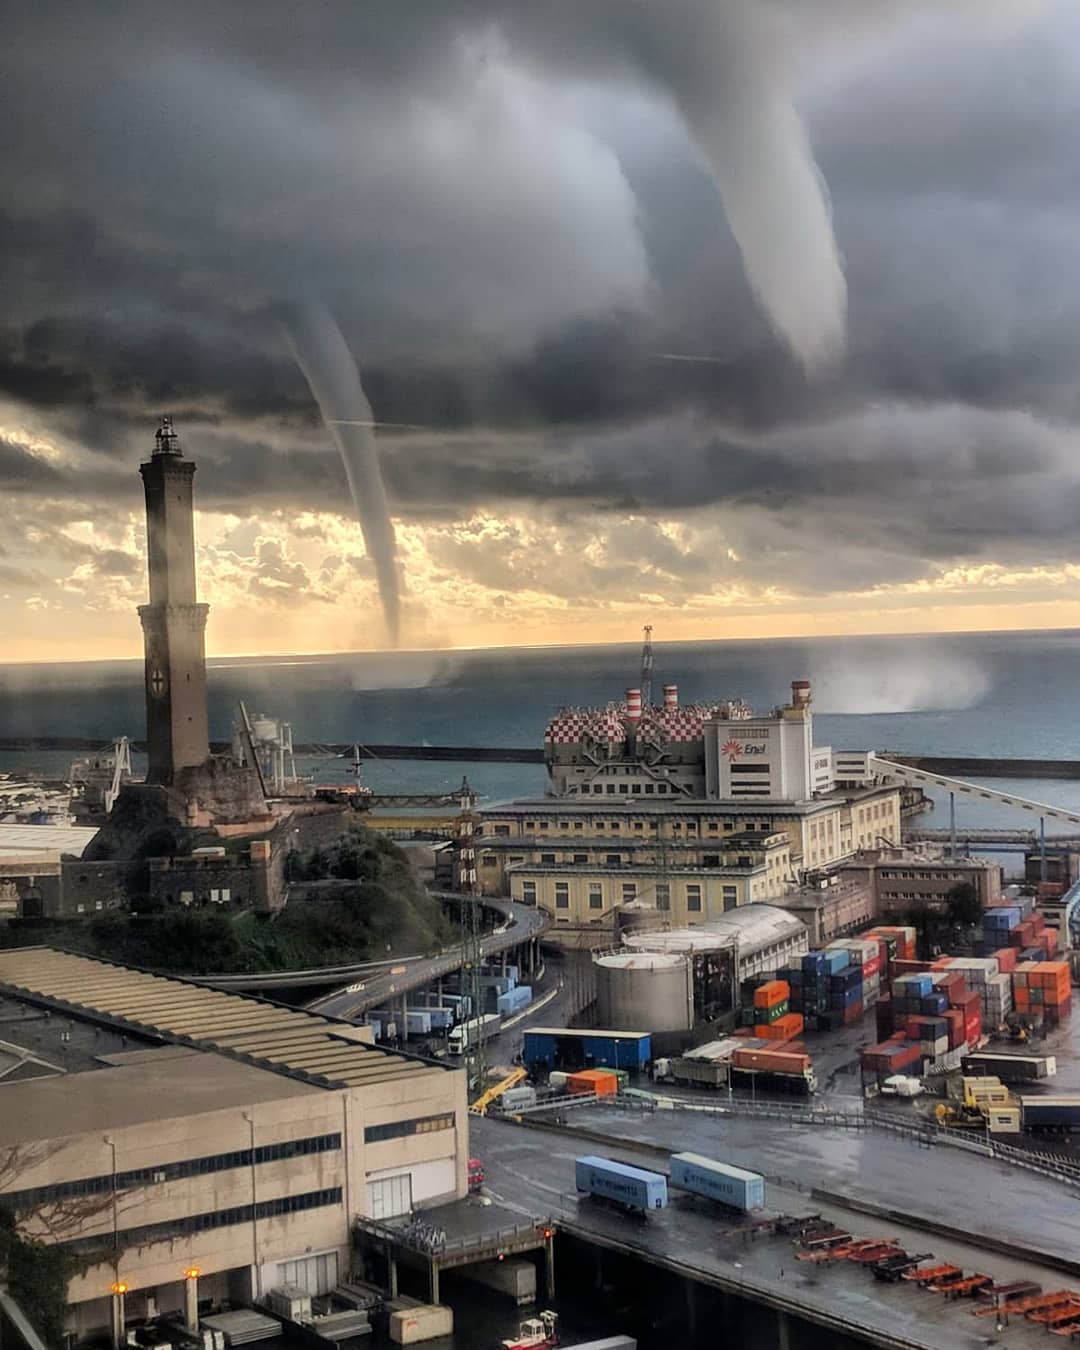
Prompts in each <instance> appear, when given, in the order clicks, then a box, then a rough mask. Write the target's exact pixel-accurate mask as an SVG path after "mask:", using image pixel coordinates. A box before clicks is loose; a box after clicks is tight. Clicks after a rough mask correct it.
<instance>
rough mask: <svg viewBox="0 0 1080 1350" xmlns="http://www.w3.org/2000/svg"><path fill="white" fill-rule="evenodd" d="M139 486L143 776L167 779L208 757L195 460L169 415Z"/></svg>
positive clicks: (168, 781) (150, 780)
mask: <svg viewBox="0 0 1080 1350" xmlns="http://www.w3.org/2000/svg"><path fill="white" fill-rule="evenodd" d="M139 472H140V473H141V474H142V480H143V487H144V489H145V493H146V542H147V561H148V567H149V573H150V603H149V604H148V605H140V606H139V618H140V619H141V620H142V628H143V648H144V652H145V657H146V660H145V673H144V680H145V688H146V745H147V752H148V755H149V761H150V762H149V767H148V769H147V774H146V781H147V782H148V783H160V784H164V785H170V784H172V783H173V782H175V781H176V777H177V774H178V773H179V772H180V771H181V770H183V769H191V768H195V767H196V766H199V765H202V764H205V763H206V761H207V760H208V759H209V757H210V737H209V728H208V724H207V713H206V616H207V613H208V611H209V608H210V607H209V605H201V604H199V602H198V599H197V597H196V590H195V521H194V508H193V502H192V487H193V480H194V477H195V465H194V463H193V462H192V461H191V460H190V459H185V458H184V455H183V452H182V451H181V448H180V439H179V437H178V436H177V434H176V432H175V431H174V430H173V425H172V418H171V417H163V418H162V419H161V425H160V426H159V427H158V429H157V433H156V435H155V437H154V451H153V454H152V455H151V456H150V458H149V460H147V461H146V462H144V463H143V464H141V465H140V466H139Z"/></svg>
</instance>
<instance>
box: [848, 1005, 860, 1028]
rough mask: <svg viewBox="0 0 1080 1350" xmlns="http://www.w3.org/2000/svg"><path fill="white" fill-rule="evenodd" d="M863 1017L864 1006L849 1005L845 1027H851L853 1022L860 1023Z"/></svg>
mask: <svg viewBox="0 0 1080 1350" xmlns="http://www.w3.org/2000/svg"><path fill="white" fill-rule="evenodd" d="M862 1015H863V1005H862V1004H861V1003H849V1004H848V1005H847V1007H846V1008H845V1009H844V1026H846V1027H849V1026H851V1025H852V1023H853V1022H858V1021H859V1020H860V1019H861V1017H862Z"/></svg>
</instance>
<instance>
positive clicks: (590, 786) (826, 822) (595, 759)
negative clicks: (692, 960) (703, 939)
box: [476, 634, 901, 946]
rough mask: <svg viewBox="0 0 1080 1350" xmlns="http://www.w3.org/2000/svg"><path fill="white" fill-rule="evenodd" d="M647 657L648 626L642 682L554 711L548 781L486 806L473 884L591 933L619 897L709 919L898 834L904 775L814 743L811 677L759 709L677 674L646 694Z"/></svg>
mask: <svg viewBox="0 0 1080 1350" xmlns="http://www.w3.org/2000/svg"><path fill="white" fill-rule="evenodd" d="M651 669H652V661H651V643H650V642H649V640H648V634H647V635H646V646H645V651H644V653H643V660H642V673H643V681H642V684H643V689H637V688H635V689H628V690H627V691H626V697H625V700H624V701H623V702H622V703H621V704H614V703H612V704H609V705H608V706H607V707H605V708H567V709H563V710H562V711H561V712H559V713H558V714H556V716H555V717H554V718H552V720H551V722H550V723H549V725H548V728H547V731H546V734H545V737H544V755H545V762H546V764H547V768H548V774H549V778H550V781H551V794H552V795H551V796H549V797H545V798H540V799H537V800H532V801H519V802H511V803H508V804H505V805H502V806H496V807H492V808H491V809H489V810H487V811H485V812H484V813H483V819H482V822H481V824H480V826H479V827H478V831H477V834H478V837H477V840H476V843H477V881H478V885H479V887H480V890H481V892H482V893H483V894H486V895H503V896H505V895H510V896H511V897H512V898H513V899H515V900H518V901H521V902H522V903H525V904H538V905H542V906H543V907H544V908H546V909H549V910H551V912H552V913H553V914H554V916H555V923H556V932H557V935H558V938H559V939H560V940H561V941H563V942H564V943H565V944H567V945H590V946H596V945H597V944H598V943H601V944H602V943H603V942H604V941H605V935H606V934H609V933H610V932H611V931H613V929H614V926H615V925H614V916H615V915H616V914H617V913H618V911H619V910H620V909H621V908H622V907H623V906H625V905H629V904H637V903H639V902H645V903H647V904H650V905H652V906H653V907H654V908H655V909H656V910H657V911H658V912H659V913H660V914H661V915H663V916H664V917H665V919H666V920H667V921H668V922H670V923H671V924H674V925H687V926H695V925H699V924H707V923H709V922H710V921H711V920H712V918H713V917H714V916H716V915H719V914H723V913H725V912H728V911H730V910H733V909H736V908H738V907H740V906H743V905H748V904H758V903H761V902H766V901H773V900H780V899H781V898H782V897H784V896H787V895H789V894H790V893H791V892H793V891H795V890H796V889H797V888H798V886H799V885H800V883H801V882H802V880H803V879H804V878H805V877H806V876H807V875H808V874H811V873H816V872H822V871H825V870H827V869H830V868H834V867H835V866H836V865H837V864H839V863H840V862H842V861H843V860H845V859H850V858H853V857H854V856H855V855H856V854H857V853H858V852H860V851H861V850H864V849H867V848H875V847H878V846H879V845H881V844H882V843H883V842H884V843H887V844H897V843H898V842H899V840H900V828H901V793H900V789H899V788H898V787H897V786H896V785H894V784H891V783H888V782H886V781H885V780H884V779H883V778H881V777H875V776H874V773H872V772H871V760H870V757H869V756H868V755H867V754H865V753H862V752H856V751H844V752H839V753H837V754H834V752H833V751H832V749H831V748H829V747H824V748H823V747H820V746H815V745H814V743H813V716H812V713H811V688H810V684H809V682H808V681H806V680H796V681H794V682H793V683H792V686H791V689H792V693H791V701H790V702H789V703H787V704H785V705H783V706H782V707H778V708H774V709H773V711H772V712H771V713H770V714H769V715H768V716H766V717H757V716H755V715H754V713H753V710H752V709H751V708H750V706H749V705H748V704H746V703H745V702H744V701H742V700H741V699H727V700H723V701H718V702H716V703H711V704H691V705H683V704H680V702H679V691H678V687H677V686H676V685H674V684H668V685H665V686H664V693H663V702H662V703H661V704H660V705H659V706H653V704H652V700H651ZM870 917H872V916H871V914H869V913H867V914H866V915H865V916H864V920H865V919H869V918H870Z"/></svg>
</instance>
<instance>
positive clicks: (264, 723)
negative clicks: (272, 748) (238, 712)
mask: <svg viewBox="0 0 1080 1350" xmlns="http://www.w3.org/2000/svg"><path fill="white" fill-rule="evenodd" d="M278 730H279V727H278V721H277V718H275V717H258V716H256V717H254V718H252V721H251V734H252V735H253V736H254V737H255V739H256V740H257V741H276V740H277V738H278Z"/></svg>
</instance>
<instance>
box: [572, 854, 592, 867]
mask: <svg viewBox="0 0 1080 1350" xmlns="http://www.w3.org/2000/svg"><path fill="white" fill-rule="evenodd" d="M588 861H589V855H588V854H587V853H575V854H574V862H575V863H578V864H579V865H580V864H582V863H587V862H588Z"/></svg>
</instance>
